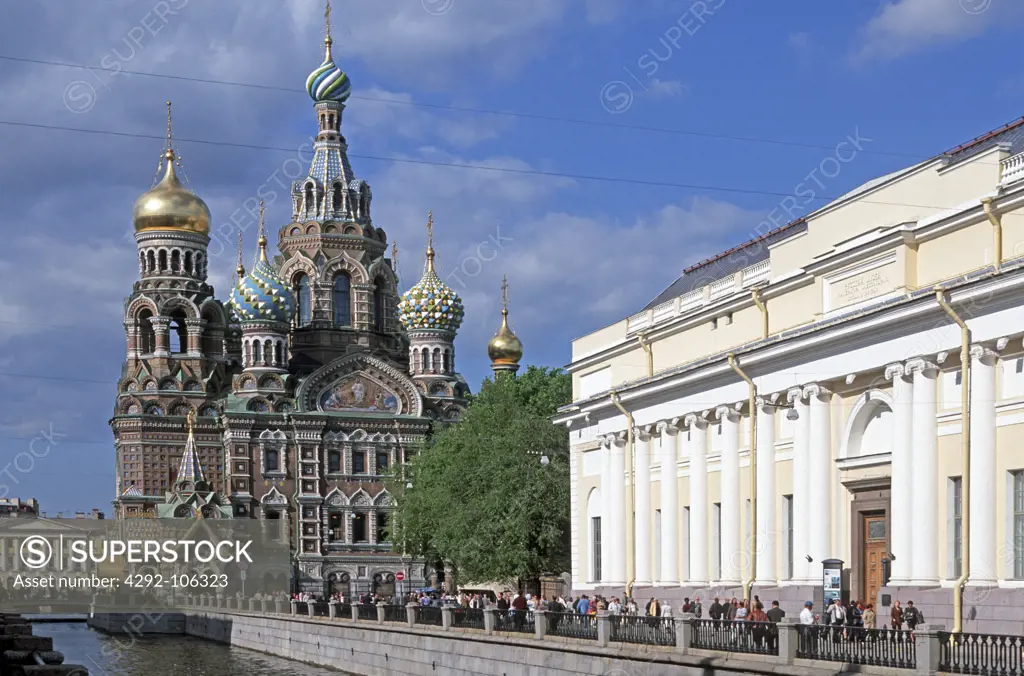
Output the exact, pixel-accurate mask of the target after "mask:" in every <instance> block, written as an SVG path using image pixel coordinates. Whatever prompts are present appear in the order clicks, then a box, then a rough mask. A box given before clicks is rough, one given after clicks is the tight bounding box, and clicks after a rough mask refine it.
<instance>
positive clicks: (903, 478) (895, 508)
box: [885, 364, 914, 586]
mask: <svg viewBox="0 0 1024 676" xmlns="http://www.w3.org/2000/svg"><path fill="white" fill-rule="evenodd" d="M885 377H886V379H891V380H892V434H893V438H892V464H891V468H890V470H891V478H890V484H889V488H890V490H889V494H890V496H891V497H890V500H889V550H890V551H891V552H892V553H893V554H894V555H895V556H896V558H895V560H893V561H892V562H891V563H890V566H891V568H890V571H891V582H890V584H891V585H893V586H898V585H901V584H906V583H907V582H908V581H909V580H910V576H911V574H912V571H911V561H910V559H911V540H910V538H911V533H912V532H913V530H914V525H913V523H914V504H913V500H912V494H911V490H912V489H911V467H912V465H911V457H910V456H911V454H912V453H913V444H914V430H913V409H912V406H913V401H914V396H913V394H914V393H913V389H912V387H911V384H910V382H909V381H908V380H907V379H906V368H905V367H904V365H903V364H890V365H889V366H887V367H886V368H885Z"/></svg>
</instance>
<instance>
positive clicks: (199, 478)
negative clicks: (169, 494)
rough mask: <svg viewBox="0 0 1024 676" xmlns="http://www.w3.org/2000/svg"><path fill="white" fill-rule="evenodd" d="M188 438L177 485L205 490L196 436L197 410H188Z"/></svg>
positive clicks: (188, 488)
mask: <svg viewBox="0 0 1024 676" xmlns="http://www.w3.org/2000/svg"><path fill="white" fill-rule="evenodd" d="M187 421H188V439H187V440H186V441H185V452H184V453H183V454H182V455H181V465H179V466H178V478H177V480H176V482H175V483H176V485H177V486H178V487H179V489H182V488H183V489H185V490H193V491H196V490H205V488H206V477H205V475H204V474H203V466H202V464H201V463H200V462H199V453H198V452H197V451H196V437H195V432H194V431H193V426H194V425H195V422H196V412H195V411H194V410H189V412H188V418H187Z"/></svg>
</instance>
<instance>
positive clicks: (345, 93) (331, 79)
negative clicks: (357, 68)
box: [306, 52, 352, 103]
mask: <svg viewBox="0 0 1024 676" xmlns="http://www.w3.org/2000/svg"><path fill="white" fill-rule="evenodd" d="M306 91H307V92H308V93H309V96H310V98H312V99H313V100H314V101H318V102H319V101H337V102H338V103H344V102H345V101H346V100H348V97H349V94H351V93H352V83H351V82H350V81H349V79H348V75H346V74H345V71H343V70H342V69H341V68H338V66H337V64H335V63H334V59H333V58H331V55H330V52H328V54H327V58H326V59H324V62H323V63H322V64H320V67H319V68H317V69H316V70H314V71H313V72H312V73H310V74H309V77H308V78H306Z"/></svg>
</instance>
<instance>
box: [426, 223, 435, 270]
mask: <svg viewBox="0 0 1024 676" xmlns="http://www.w3.org/2000/svg"><path fill="white" fill-rule="evenodd" d="M433 271H434V212H433V211H428V212H427V272H433Z"/></svg>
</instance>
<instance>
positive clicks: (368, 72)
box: [0, 0, 1024, 513]
mask: <svg viewBox="0 0 1024 676" xmlns="http://www.w3.org/2000/svg"><path fill="white" fill-rule="evenodd" d="M68 7H69V3H68V2H67V0H34V1H29V0H25V1H23V2H17V3H4V5H3V6H2V7H0V45H2V47H0V56H2V57H16V58H18V59H34V60H42V61H53V62H62V63H72V64H84V65H87V66H89V67H90V70H84V69H75V68H69V67H61V66H54V65H46V64H40V63H29V62H25V61H18V60H11V59H0V90H2V94H3V95H2V96H0V121H2V122H4V123H9V122H17V123H28V124H33V125H45V126H49V127H73V128H76V129H88V130H103V131H117V132H127V133H129V134H143V135H156V136H160V135H162V133H163V128H164V100H166V99H171V100H172V101H173V102H174V110H175V132H176V134H177V136H178V137H180V138H183V139H199V140H206V141H213V142H215V143H213V144H198V143H185V142H183V143H181V144H180V148H181V151H182V154H183V155H184V162H185V168H186V170H187V173H188V177H189V180H190V185H191V187H192V188H193V189H194V190H195V191H196V192H197V193H198V194H199V195H200V196H202V197H203V198H204V199H205V200H206V201H207V203H208V204H209V205H210V207H211V210H212V212H213V217H214V223H215V224H216V225H218V226H220V225H224V228H225V229H224V231H225V232H229V231H230V230H231V229H232V228H233V226H231V225H230V219H231V215H232V213H235V212H236V210H238V209H239V208H240V207H241V206H242V204H243V203H244V201H245V200H246V198H248V197H250V196H252V195H254V194H255V193H256V190H257V188H258V187H259V186H260V185H261V184H264V183H267V182H268V181H272V180H273V176H274V175H275V174H274V172H275V171H278V172H281V171H282V170H284V171H288V170H289V167H291V166H294V165H295V158H297V157H298V156H299V152H298V148H299V147H300V146H301V144H302V143H304V142H305V141H306V140H307V138H308V136H309V134H310V133H312V132H313V129H314V127H313V114H312V111H311V102H310V101H309V99H308V97H307V96H306V95H305V94H304V93H303V92H302V91H301V90H302V86H303V83H304V80H305V76H306V74H307V73H308V72H309V71H310V70H312V69H313V68H315V67H316V66H317V65H318V64H319V62H320V59H321V56H322V21H323V20H322V13H323V9H322V5H321V3H320V2H319V1H318V0H274V1H273V2H260V3H251V2H242V0H216V1H214V0H164V2H158V1H156V0H138V1H137V0H103V1H102V2H94V3H76V4H75V9H74V11H69V10H68ZM1022 22H1024V7H1019V6H1018V5H1017V3H1012V2H1011V0H898V1H896V0H890V1H887V2H876V1H874V0H833V1H830V2H820V0H776V1H773V2H764V1H762V0H704V2H698V3H691V2H689V1H684V2H674V1H670V0H642V1H640V2H636V1H634V2H629V1H627V0H376V1H370V0H347V1H344V0H336V2H335V10H334V24H335V30H334V37H335V56H336V60H337V61H338V62H339V63H340V64H342V67H343V68H345V69H346V71H347V72H348V73H349V74H350V76H351V78H352V82H353V98H352V99H351V100H350V102H349V106H348V109H347V111H346V113H345V122H344V129H345V132H346V135H347V138H348V140H349V144H350V153H351V156H352V163H353V166H354V168H355V171H356V173H357V175H359V176H360V177H362V178H364V179H366V180H367V181H369V182H370V184H371V186H372V187H373V191H374V218H375V222H376V223H377V225H378V226H380V227H383V228H384V229H385V230H386V231H387V232H388V233H389V236H390V237H391V238H397V240H398V242H399V248H400V254H399V257H400V262H401V272H402V276H403V279H404V281H405V284H406V285H408V284H410V283H412V282H413V281H415V279H417V278H418V277H419V274H420V272H421V265H422V260H423V248H424V240H425V231H424V227H423V225H424V222H425V220H426V213H427V211H428V210H430V209H432V210H433V212H434V216H435V221H436V223H437V230H436V234H437V249H438V258H439V263H440V267H441V270H442V276H446V275H451V274H452V273H453V272H454V273H455V274H454V275H452V277H451V278H450V279H449V283H450V284H451V285H452V286H453V287H454V288H455V289H456V290H457V291H458V292H459V293H460V294H461V295H462V296H463V298H464V299H465V301H466V306H467V317H466V321H465V324H464V326H463V329H462V331H461V333H460V336H459V339H458V343H457V355H458V356H457V365H458V367H459V369H460V370H461V371H462V372H463V373H464V374H465V375H466V377H467V379H468V380H469V382H470V383H471V384H473V386H474V388H475V387H476V386H477V385H478V383H479V381H480V379H481V378H482V377H484V376H485V375H486V374H487V373H488V367H487V358H486V352H485V345H486V341H487V340H488V339H489V337H490V335H491V334H492V333H493V331H494V330H495V329H496V328H497V324H498V320H499V314H498V313H499V305H498V302H499V295H500V292H499V289H500V280H501V277H502V275H503V274H508V276H509V283H510V286H511V301H512V305H511V313H512V319H513V322H514V328H515V330H516V331H517V333H518V334H519V335H520V337H521V338H522V340H523V342H524V343H525V346H526V361H527V362H529V363H536V364H543V365H551V366H561V365H564V364H565V363H566V362H567V361H568V360H569V354H570V353H569V347H570V341H571V340H572V339H573V338H574V337H577V336H580V335H583V334H585V333H587V332H589V331H592V330H594V329H596V328H599V327H601V326H604V325H607V324H609V323H611V322H614V321H616V320H618V319H621V318H622V317H624V316H626V315H629V314H632V313H634V312H636V311H638V310H639V309H640V308H642V307H643V306H644V304H646V303H647V302H648V301H649V300H650V299H651V298H653V297H654V296H656V295H657V294H658V293H659V292H660V291H661V290H662V289H663V288H664V287H665V286H667V285H668V284H669V283H671V281H672V280H673V279H674V278H675V277H676V276H678V274H679V273H680V272H681V271H682V269H683V268H684V267H686V266H687V265H689V264H692V263H694V262H696V261H698V260H701V259H703V258H705V257H706V256H708V255H711V254H713V253H715V252H717V251H719V250H722V249H724V248H728V247H729V246H732V245H735V244H737V243H739V242H741V241H743V240H744V239H746V238H747V237H749V236H750V235H751V234H752V233H753V232H755V231H756V228H757V227H758V224H759V223H761V222H762V221H763V219H764V218H765V217H766V214H769V213H771V212H772V210H773V209H775V210H776V213H778V210H777V206H778V205H779V204H780V203H781V202H782V200H784V199H785V196H786V195H793V194H794V192H795V191H796V190H797V189H798V186H800V185H804V186H806V185H808V181H809V180H810V181H813V182H814V183H815V185H814V192H815V197H816V198H818V199H815V200H814V201H812V202H809V203H804V204H803V205H802V206H801V209H800V210H799V211H797V212H796V215H801V214H802V213H806V212H807V211H809V210H810V209H811V208H813V207H816V206H821V204H823V203H824V200H823V199H820V198H826V197H834V196H837V195H840V194H842V193H844V192H846V191H848V190H850V189H852V188H854V187H855V186H856V185H858V184H859V183H861V182H863V181H865V180H868V179H870V178H872V177H875V176H878V175H881V174H884V173H888V172H890V171H893V170H895V169H898V168H900V167H903V166H907V165H909V164H912V163H914V162H915V161H916V160H919V159H923V158H925V157H928V156H931V155H934V154H937V153H939V152H941V151H943V150H946V149H948V148H949V147H952V146H954V145H957V144H959V143H961V142H964V141H966V140H969V139H970V138H973V137H974V136H977V135H979V134H982V133H984V132H986V131H988V130H990V129H992V128H994V127H997V126H999V125H1001V124H1003V123H1005V122H1008V121H1010V120H1011V119H1013V118H1016V117H1019V116H1021V115H1022V114H1024V72H1022V71H1021V70H1020V67H1019V62H1020V59H1019V55H1018V54H1017V51H1018V50H1017V49H1016V41H1015V40H1013V39H1011V38H1014V37H1016V36H1017V35H1018V34H1019V32H1020V27H1021V24H1022ZM127 70H134V71H141V72H149V73H159V74H164V75H173V76H180V77H185V78H200V79H208V80H220V81H228V82H240V83H248V84H256V85H264V86H268V85H269V86H272V87H277V88H281V89H268V88H257V87H238V86H226V85H218V84H209V83H200V82H194V81H188V80H182V79H168V78H153V77H145V76H140V75H132V74H127V73H125V72H123V71H127ZM117 71H121V72H117ZM282 89H283V90H282ZM453 107H454V108H464V109H473V110H476V111H480V110H499V111H507V112H512V113H517V114H518V115H493V114H486V113H481V112H469V111H466V110H463V111H458V110H452V108H453ZM543 118H563V119H558V120H555V119H543ZM566 119H568V120H575V121H566ZM848 137H853V138H855V139H857V143H856V145H854V146H851V145H849V144H848V145H847V146H846V147H845V149H844V150H843V151H841V152H840V154H842V156H843V161H842V162H837V161H836V160H835V159H831V160H830V159H829V158H835V157H836V155H837V151H836V146H837V144H839V143H840V142H842V141H844V140H845V139H848ZM216 143H232V144H249V145H256V146H271V147H276V148H283V149H285V150H265V149H263V150H261V149H254V148H240V147H232V146H226V145H217V144H216ZM0 144H2V145H0V147H2V148H3V152H0V205H2V211H0V214H2V221H0V222H2V224H3V225H2V226H0V227H2V228H3V233H4V238H3V246H2V247H0V346H2V348H3V349H2V351H0V387H2V388H3V392H4V395H3V403H4V406H3V413H2V414H0V496H2V495H5V494H9V495H11V496H20V497H29V496H33V497H37V498H39V499H40V500H41V502H42V503H43V508H44V510H45V511H47V512H48V513H55V512H57V511H60V510H62V511H65V512H67V511H72V510H74V509H88V508H91V507H100V508H101V509H108V511H109V503H110V500H111V499H112V498H113V477H114V469H113V461H114V453H113V443H112V437H111V433H110V430H109V427H108V426H107V420H108V419H109V417H110V415H111V414H112V407H113V395H114V392H115V383H116V381H117V378H118V377H119V374H120V365H121V361H122V359H123V354H124V333H123V327H122V316H121V314H122V312H123V307H122V302H123V299H124V297H125V296H126V295H127V294H128V293H129V292H130V290H131V284H132V282H133V281H134V280H135V278H136V275H137V267H136V258H135V253H134V251H135V247H134V242H133V241H132V240H131V239H130V238H126V236H125V233H126V230H127V229H128V227H129V226H130V215H131V205H132V202H133V201H134V199H135V198H136V197H137V196H138V195H139V194H140V193H141V192H143V191H144V190H146V189H147V188H148V187H149V186H150V184H151V182H152V177H153V171H154V170H155V168H156V163H157V157H158V153H159V151H160V148H161V142H160V140H158V139H147V138H133V137H130V136H121V137H118V136H110V135H98V134H89V133H82V132H71V131H61V130H57V129H47V128H40V127H28V126H19V125H10V124H0ZM851 148H855V149H856V150H855V151H854V150H852V149H851ZM287 149H293V150H287ZM372 158H377V159H372ZM380 158H391V159H392V160H393V159H405V160H412V161H413V162H395V161H391V160H388V159H380ZM430 163H434V164H430ZM451 164H463V165H466V164H468V165H475V166H486V167H492V168H499V169H507V170H508V169H510V170H514V171H488V170H481V169H466V168H459V167H453V166H444V165H451ZM816 170H817V173H815V174H814V178H812V179H808V176H809V175H811V172H815V171H816ZM531 172H532V173H531ZM586 177H604V178H609V179H620V180H614V181H602V180H592V179H590V178H586ZM654 184H660V185H654ZM664 184H670V185H664ZM790 204H792V202H790ZM934 206H935V207H936V208H940V207H943V206H947V205H942V204H936V205H934ZM286 211H287V208H286V207H285V204H284V200H277V201H276V202H274V203H271V204H269V205H268V225H269V227H270V229H271V231H272V232H274V231H276V229H277V228H278V227H280V226H281V225H282V224H284V223H285V221H286V219H287V216H288V214H287V213H286ZM236 218H237V216H236ZM787 220H788V219H787ZM243 223H244V225H245V226H246V228H247V231H246V246H247V252H246V256H247V257H249V256H251V253H252V249H253V247H254V245H255V227H252V226H253V225H254V224H253V223H252V222H251V221H249V220H248V218H245V219H244V220H243ZM879 225H882V224H879ZM836 238H837V240H839V239H842V234H841V233H837V236H836ZM233 242H234V238H233V236H232V237H231V242H230V243H229V246H228V253H226V254H224V255H221V256H215V257H214V259H213V260H212V261H211V265H210V267H211V273H212V281H213V283H214V285H215V286H216V287H217V290H218V296H219V297H220V298H222V299H223V298H225V297H226V295H227V285H228V283H229V280H230V274H231V270H232V268H233V266H234V254H233V249H234V245H233ZM485 242H489V244H486V245H484V246H483V247H481V243H485ZM494 242H500V244H501V247H500V248H497V249H496V248H495V247H494V246H493V243H494ZM222 246H223V244H222V241H221V240H218V241H217V242H215V243H214V244H212V245H211V252H213V253H215V254H216V253H219V252H220V250H221V248H222ZM481 254H482V256H481ZM492 256H493V257H492ZM484 259H487V260H484ZM24 376H28V377H24ZM51 430H52V432H55V433H56V434H57V435H58V436H53V434H52V433H51ZM42 431H45V432H47V434H48V435H50V436H52V437H53V438H54V439H56V440H57V441H56V443H54V444H51V445H49V450H45V449H46V448H47V446H48V444H47V443H44V442H36V443H35V445H34V446H32V449H33V450H34V451H35V454H34V455H33V453H32V452H31V451H30V444H31V443H32V441H31V440H32V439H33V438H35V437H36V436H38V435H39V434H40V432H42ZM59 435H63V436H59Z"/></svg>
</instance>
